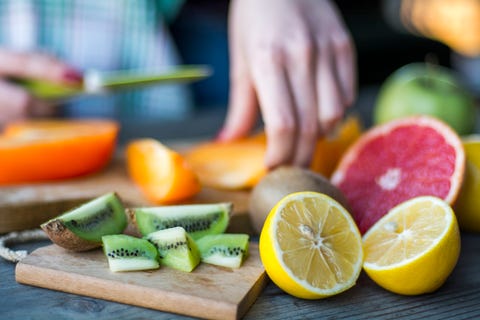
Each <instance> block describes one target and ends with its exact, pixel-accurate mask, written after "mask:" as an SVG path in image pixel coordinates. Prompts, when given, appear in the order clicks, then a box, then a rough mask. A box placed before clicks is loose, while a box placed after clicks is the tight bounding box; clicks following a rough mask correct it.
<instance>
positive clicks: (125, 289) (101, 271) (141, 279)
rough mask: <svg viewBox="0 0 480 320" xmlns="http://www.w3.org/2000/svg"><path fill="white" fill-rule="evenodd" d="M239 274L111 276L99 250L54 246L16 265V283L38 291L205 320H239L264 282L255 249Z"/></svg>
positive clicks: (212, 269) (206, 269)
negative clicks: (75, 250) (54, 292)
mask: <svg viewBox="0 0 480 320" xmlns="http://www.w3.org/2000/svg"><path fill="white" fill-rule="evenodd" d="M249 251H250V254H249V256H248V258H247V259H246V260H245V261H244V263H243V265H242V266H241V267H240V268H238V269H230V268H222V267H216V266H213V265H209V264H206V263H201V264H200V265H199V266H198V267H197V268H196V269H195V270H194V271H193V272H191V273H187V272H182V271H178V270H174V269H171V268H167V267H161V268H160V269H158V270H151V271H135V272H117V273H114V272H111V271H110V270H109V268H108V262H107V259H106V258H105V256H104V254H103V252H102V251H101V249H97V250H93V251H89V252H81V253H75V252H69V251H67V250H64V249H62V248H60V247H58V246H56V245H49V246H46V247H42V248H39V249H37V250H35V251H33V252H32V253H31V254H30V255H28V256H27V257H26V258H25V259H23V260H22V261H20V262H19V263H17V266H16V269H15V278H16V281H17V282H19V283H23V284H28V285H32V286H37V287H43V288H48V289H53V290H58V291H64V292H69V293H74V294H79V295H84V296H89V297H94V298H100V299H105V300H111V301H116V302H120V303H125V304H130V305H136V306H140V307H146V308H151V309H156V310H161V311H165V312H172V313H178V314H184V315H188V316H194V317H199V318H208V319H239V318H241V317H243V315H244V314H245V313H246V312H247V311H248V309H249V308H250V306H251V305H252V304H253V303H254V302H255V300H256V299H257V297H258V295H259V294H260V292H261V291H262V289H263V288H264V286H265V284H266V282H267V279H268V278H267V276H266V273H265V269H264V268H263V265H262V263H261V260H260V257H259V252H258V245H257V244H256V243H251V244H250V250H249Z"/></svg>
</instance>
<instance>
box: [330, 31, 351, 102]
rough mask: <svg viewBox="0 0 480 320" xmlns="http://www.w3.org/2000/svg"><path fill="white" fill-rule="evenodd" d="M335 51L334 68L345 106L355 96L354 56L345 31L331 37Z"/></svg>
mask: <svg viewBox="0 0 480 320" xmlns="http://www.w3.org/2000/svg"><path fill="white" fill-rule="evenodd" d="M332 43H333V48H334V51H335V69H336V74H337V75H338V78H337V79H338V83H339V85H340V89H341V97H342V102H343V105H344V106H345V107H349V106H351V105H352V104H353V101H354V100H355V97H356V91H357V88H356V79H357V75H356V68H355V66H356V57H355V48H354V45H353V42H352V39H351V38H350V37H349V35H348V34H346V33H339V34H336V35H335V36H333V37H332Z"/></svg>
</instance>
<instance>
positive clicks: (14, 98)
mask: <svg viewBox="0 0 480 320" xmlns="http://www.w3.org/2000/svg"><path fill="white" fill-rule="evenodd" d="M8 78H26V79H38V80H46V81H51V82H54V83H65V84H78V83H80V82H81V81H82V76H81V75H80V74H79V73H78V72H77V71H76V70H75V69H73V68H72V67H71V66H68V65H67V64H66V63H64V62H62V61H59V60H57V59H55V58H53V57H51V56H47V55H44V54H39V53H24V52H22V53H19V52H15V51H10V50H6V49H0V127H1V126H2V125H3V124H5V123H7V122H9V121H12V120H17V119H22V118H26V117H30V116H45V115H49V114H51V113H52V111H53V109H52V107H51V106H50V105H48V104H47V103H46V102H45V101H40V100H38V99H35V98H34V97H32V96H31V95H30V94H29V93H28V92H27V91H26V90H25V89H23V88H22V87H20V86H18V85H15V84H13V83H12V82H9V81H8Z"/></svg>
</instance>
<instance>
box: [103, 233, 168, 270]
mask: <svg viewBox="0 0 480 320" xmlns="http://www.w3.org/2000/svg"><path fill="white" fill-rule="evenodd" d="M102 243H103V251H104V253H105V256H106V257H107V260H108V264H109V267H110V270H112V271H115V272H116V271H133V270H146V269H156V268H158V267H159V266H160V264H159V262H158V260H159V258H158V251H157V249H156V248H155V246H154V245H152V244H151V243H150V242H148V241H147V240H145V239H140V238H136V237H133V236H129V235H125V234H116V235H106V236H103V237H102Z"/></svg>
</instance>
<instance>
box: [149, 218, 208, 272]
mask: <svg viewBox="0 0 480 320" xmlns="http://www.w3.org/2000/svg"><path fill="white" fill-rule="evenodd" d="M145 239H147V240H148V241H150V242H151V243H153V244H154V245H155V246H156V247H157V250H158V253H159V256H160V263H161V264H162V265H166V266H168V267H171V268H174V269H177V270H181V271H185V272H191V271H192V270H193V269H195V267H196V266H197V265H198V264H199V263H200V252H199V251H198V248H197V245H196V244H195V241H194V240H193V239H192V238H191V237H190V236H189V235H188V233H187V232H186V231H185V229H183V228H182V227H173V228H169V229H163V230H159V231H155V232H153V233H150V234H148V235H147V236H146V237H145Z"/></svg>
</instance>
